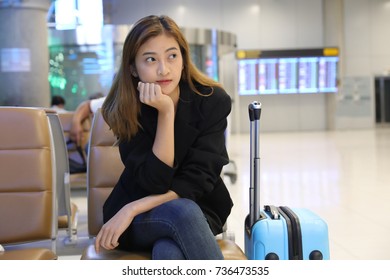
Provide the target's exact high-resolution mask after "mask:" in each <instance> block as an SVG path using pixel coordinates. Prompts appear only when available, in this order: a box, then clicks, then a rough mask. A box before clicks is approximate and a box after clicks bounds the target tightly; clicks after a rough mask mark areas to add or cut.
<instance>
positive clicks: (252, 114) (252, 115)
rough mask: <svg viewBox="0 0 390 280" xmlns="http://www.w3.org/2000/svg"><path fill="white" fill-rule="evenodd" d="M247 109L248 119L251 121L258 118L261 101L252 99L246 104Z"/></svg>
mask: <svg viewBox="0 0 390 280" xmlns="http://www.w3.org/2000/svg"><path fill="white" fill-rule="evenodd" d="M248 111H249V120H250V121H251V122H252V121H254V120H260V115H261V103H260V102H259V101H253V102H252V103H250V104H249V106H248Z"/></svg>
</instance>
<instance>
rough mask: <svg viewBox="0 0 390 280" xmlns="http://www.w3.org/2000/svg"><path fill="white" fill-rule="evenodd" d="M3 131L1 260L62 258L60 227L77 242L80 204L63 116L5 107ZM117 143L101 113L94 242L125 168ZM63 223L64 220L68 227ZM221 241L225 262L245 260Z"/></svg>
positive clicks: (91, 192) (95, 126) (96, 133)
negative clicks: (73, 191)
mask: <svg viewBox="0 0 390 280" xmlns="http://www.w3.org/2000/svg"><path fill="white" fill-rule="evenodd" d="M15 123H17V124H18V125H17V126H16V127H17V129H15ZM0 130H1V131H2V135H6V136H5V137H3V136H2V137H0V172H1V173H2V174H1V176H0V244H1V245H3V247H4V248H5V251H4V252H2V253H0V259H57V255H56V252H55V243H54V242H55V240H56V236H57V231H58V230H59V229H61V228H63V229H65V230H66V231H67V232H68V241H69V242H70V243H72V242H75V240H77V222H75V221H77V215H76V214H77V206H75V205H74V204H73V203H71V201H70V183H69V172H68V171H69V165H68V164H67V159H68V155H67V152H68V151H67V148H66V140H65V137H66V135H65V134H64V131H65V130H64V128H63V127H62V125H61V121H60V118H59V116H58V114H56V113H54V112H50V111H48V110H44V109H39V108H13V107H0ZM114 140H115V138H114V136H113V134H112V132H111V131H110V130H109V128H108V126H107V124H106V123H105V122H104V119H103V118H102V116H101V113H100V111H98V112H97V113H96V114H95V116H94V119H93V123H92V128H91V131H90V137H89V143H90V144H89V151H88V169H87V196H88V198H87V199H88V202H87V203H88V232H89V235H90V237H91V238H94V237H95V236H96V234H97V233H98V232H99V230H100V228H101V226H102V224H103V218H102V205H103V203H104V201H105V199H106V198H107V196H108V195H109V193H110V192H111V190H112V188H113V186H114V185H115V183H116V181H117V179H118V177H119V174H120V173H121V172H122V170H123V164H122V162H121V161H120V157H119V152H118V148H117V147H116V146H113V142H114ZM38 142H39V145H38ZM3 173H4V175H5V176H3ZM43 202H45V203H43ZM72 209H73V211H72ZM43 213H44V214H43ZM35 216H36V217H35ZM60 219H62V220H65V221H63V222H64V224H63V225H60ZM26 220H27V221H29V223H26ZM43 224H44V225H45V226H46V227H43V226H42V225H43ZM27 226H28V227H27ZM38 229H39V232H42V234H39V235H38V233H37V231H38ZM18 236H19V238H18ZM43 240H49V242H51V245H52V246H51V248H50V247H42V248H32V247H31V246H29V247H28V249H25V248H24V247H23V245H22V244H24V242H32V241H34V242H37V241H43ZM218 242H219V245H220V247H221V249H222V252H223V254H224V256H225V259H246V257H245V254H244V253H243V252H242V250H241V249H240V248H239V247H238V246H237V245H236V244H235V243H234V241H232V240H228V239H219V240H218ZM53 244H54V245H53ZM21 248H23V250H19V249H21ZM19 252H20V253H19ZM81 259H82V260H90V259H92V260H97V259H108V260H114V259H150V254H149V253H148V252H127V251H120V250H109V251H105V250H103V252H100V253H99V254H96V252H95V250H94V247H93V245H90V246H88V247H87V248H86V249H85V250H84V252H83V254H82V256H81Z"/></svg>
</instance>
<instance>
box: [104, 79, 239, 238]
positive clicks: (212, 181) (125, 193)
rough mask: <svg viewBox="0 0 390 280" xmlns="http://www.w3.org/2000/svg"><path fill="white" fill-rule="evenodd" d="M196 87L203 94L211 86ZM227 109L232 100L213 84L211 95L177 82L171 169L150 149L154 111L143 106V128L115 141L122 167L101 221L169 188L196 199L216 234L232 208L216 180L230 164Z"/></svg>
mask: <svg viewBox="0 0 390 280" xmlns="http://www.w3.org/2000/svg"><path fill="white" fill-rule="evenodd" d="M199 89H200V90H201V92H204V93H206V94H207V93H209V92H210V90H211V89H210V88H202V87H199ZM230 111H231V98H230V96H229V95H228V94H227V93H226V92H225V91H224V90H223V89H221V88H218V87H216V88H214V93H213V94H212V95H210V96H207V97H206V96H200V95H198V94H196V93H194V92H193V91H192V90H191V89H190V88H189V86H188V84H187V83H183V82H181V84H180V100H179V103H178V107H177V112H176V116H175V136H174V137H175V139H174V140H175V163H174V167H173V168H171V167H169V166H167V165H166V164H165V163H163V162H162V161H160V160H159V159H158V158H157V157H156V156H155V155H154V154H153V152H152V146H153V142H154V137H155V134H156V128H157V110H156V109H154V108H152V107H150V106H147V105H144V104H142V107H141V115H140V119H139V120H140V124H141V126H142V128H141V129H140V130H139V132H138V133H137V135H136V136H135V137H133V138H132V139H131V140H130V141H129V142H127V143H121V144H120V145H119V151H120V156H121V159H122V162H123V163H124V165H125V169H124V171H123V173H122V175H121V176H120V179H119V181H118V183H117V185H116V186H115V187H114V189H113V191H112V192H111V194H110V195H109V197H108V199H107V200H106V202H105V204H104V207H103V214H104V215H103V216H104V222H106V221H108V220H109V219H110V218H111V217H112V216H114V215H115V213H117V212H118V211H119V210H120V209H121V208H122V207H123V206H124V205H126V204H127V203H129V202H131V201H134V200H137V199H139V198H141V197H145V196H147V195H150V194H163V193H166V192H167V191H168V190H169V189H171V190H173V191H174V192H176V193H177V194H178V195H179V196H180V197H182V198H188V199H191V200H193V201H195V202H196V203H197V204H198V205H199V206H200V208H201V209H202V211H203V213H204V214H205V216H206V218H207V220H208V222H209V225H210V228H211V230H212V231H213V233H214V234H215V235H216V234H219V233H221V232H222V228H223V225H224V224H225V222H226V219H227V217H228V216H229V214H230V212H231V208H232V206H233V202H232V200H231V197H230V194H229V192H228V190H227V188H226V186H225V184H224V182H223V181H222V179H221V171H222V167H223V166H224V165H226V164H227V163H228V162H229V157H228V154H227V151H226V145H225V130H226V127H227V116H228V115H229V113H230Z"/></svg>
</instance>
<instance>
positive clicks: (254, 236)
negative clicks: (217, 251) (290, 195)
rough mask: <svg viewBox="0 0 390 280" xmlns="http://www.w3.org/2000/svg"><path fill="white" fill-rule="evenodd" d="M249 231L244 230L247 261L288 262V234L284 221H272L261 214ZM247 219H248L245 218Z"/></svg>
mask: <svg viewBox="0 0 390 280" xmlns="http://www.w3.org/2000/svg"><path fill="white" fill-rule="evenodd" d="M261 216H262V217H263V218H262V219H260V220H258V221H257V222H256V223H255V224H254V225H253V226H252V228H251V229H249V230H245V253H246V255H247V257H248V259H249V260H265V259H270V258H271V259H272V257H274V256H277V257H278V259H280V260H288V233H287V227H286V222H285V221H284V219H282V218H281V219H279V220H273V219H271V217H269V216H268V214H267V213H266V212H263V211H262V213H261ZM247 219H248V218H247Z"/></svg>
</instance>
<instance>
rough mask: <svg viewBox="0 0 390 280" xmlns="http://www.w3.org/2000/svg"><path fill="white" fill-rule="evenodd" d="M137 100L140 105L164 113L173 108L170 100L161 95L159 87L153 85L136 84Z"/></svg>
mask: <svg viewBox="0 0 390 280" xmlns="http://www.w3.org/2000/svg"><path fill="white" fill-rule="evenodd" d="M138 91H139V99H140V101H141V102H142V103H144V104H146V105H149V106H152V107H154V108H156V109H157V110H158V111H159V112H166V111H167V110H170V108H171V107H172V106H173V101H172V99H171V98H170V97H169V96H168V95H165V94H163V93H162V91H161V87H160V86H159V85H157V84H154V83H143V82H139V83H138Z"/></svg>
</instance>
